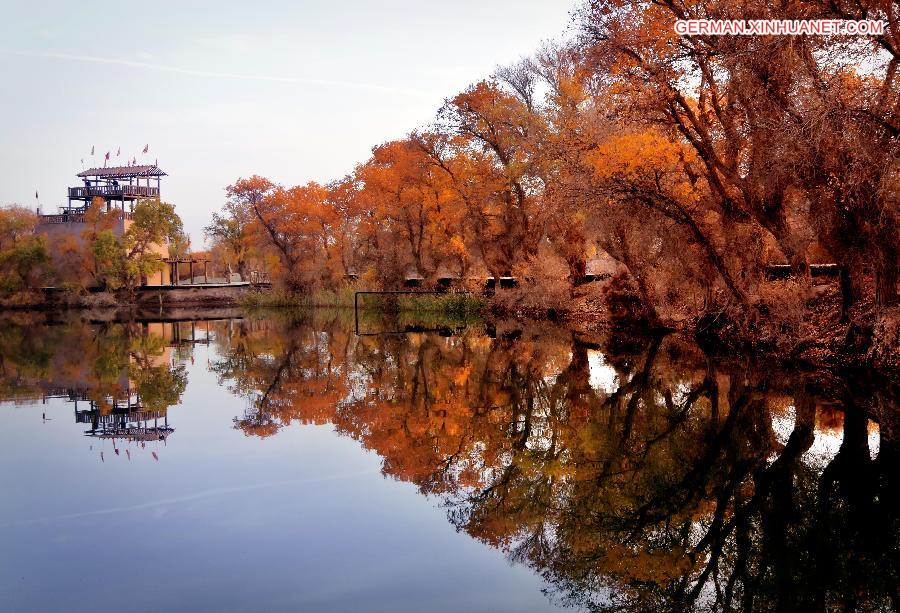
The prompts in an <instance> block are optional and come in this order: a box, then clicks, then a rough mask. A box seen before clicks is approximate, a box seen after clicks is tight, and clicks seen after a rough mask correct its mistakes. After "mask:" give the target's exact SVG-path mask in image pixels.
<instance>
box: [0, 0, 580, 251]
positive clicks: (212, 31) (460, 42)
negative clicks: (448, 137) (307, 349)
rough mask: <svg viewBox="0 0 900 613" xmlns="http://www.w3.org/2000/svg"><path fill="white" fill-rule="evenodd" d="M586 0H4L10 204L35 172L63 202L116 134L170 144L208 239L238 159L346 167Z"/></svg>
mask: <svg viewBox="0 0 900 613" xmlns="http://www.w3.org/2000/svg"><path fill="white" fill-rule="evenodd" d="M574 5H575V2H574V0H480V1H478V0H456V1H451V2H429V1H427V0H420V1H418V2H413V1H409V2H404V1H398V0H390V1H389V0H382V1H352V2H345V1H338V0H331V1H320V0H316V1H293V2H291V1H284V2H267V1H260V2H246V1H244V2H236V1H218V2H187V1H184V2H165V1H158V0H154V1H153V2H145V3H139V2H125V3H113V2H92V1H80V2H71V1H65V2H50V1H31V2H3V3H2V6H3V10H2V13H3V14H2V20H0V41H2V42H0V76H2V83H3V87H2V91H3V95H2V96H0V139H2V141H0V142H2V147H0V204H9V203H14V202H15V203H19V204H23V205H28V206H33V205H35V198H34V193H35V190H38V191H39V194H40V203H41V205H42V206H43V209H44V210H45V211H48V210H50V209H55V208H56V207H57V206H58V205H60V204H63V203H65V193H66V191H65V190H66V187H68V186H70V185H75V184H76V182H75V176H74V175H75V174H76V173H77V172H80V171H81V170H82V165H81V160H82V159H84V166H85V167H90V166H91V165H100V166H102V165H103V158H102V156H103V154H104V153H105V152H106V151H112V156H113V157H112V161H111V165H116V163H117V162H119V163H121V164H125V162H126V159H129V158H131V157H133V156H137V158H138V161H139V162H140V161H145V162H150V163H152V162H153V161H154V160H158V162H159V165H160V167H161V168H162V169H163V170H165V171H166V172H167V173H169V175H170V176H169V177H167V178H166V179H165V182H164V184H163V192H162V195H163V199H165V200H167V201H170V202H173V203H174V204H176V205H177V208H178V211H179V213H180V215H181V217H182V219H183V220H184V222H185V226H186V229H187V230H188V231H189V232H190V233H191V236H192V240H193V243H194V245H195V248H199V247H200V246H201V244H202V241H203V237H202V228H203V226H204V225H205V224H206V222H207V220H208V218H209V214H210V213H211V212H212V211H213V210H215V209H217V208H219V206H220V205H221V204H222V201H223V199H224V191H223V188H224V187H225V186H226V185H228V184H229V183H232V182H233V181H234V180H235V179H237V178H238V177H242V176H249V175H251V174H261V175H264V176H267V177H269V178H271V179H273V180H275V181H278V182H281V183H284V184H288V185H295V184H298V183H305V182H306V181H309V180H316V181H328V180H331V179H334V178H338V177H340V176H342V175H344V174H345V173H347V172H349V171H350V170H352V168H353V166H354V165H355V164H357V163H359V162H361V161H363V160H365V159H366V157H368V154H369V152H370V150H371V148H372V147H373V146H374V145H376V144H378V143H381V142H384V141H386V140H391V139H394V138H399V137H402V136H403V135H404V134H406V133H407V132H409V131H410V130H412V129H414V128H416V127H419V126H422V125H425V124H427V123H429V122H430V121H431V120H432V119H433V117H434V114H435V111H436V110H437V109H438V108H439V107H440V105H441V103H442V101H443V99H444V98H446V97H448V96H452V95H453V94H455V93H456V92H458V91H460V90H461V89H463V88H465V87H466V85H468V84H469V83H472V82H475V81H477V80H478V79H480V78H482V77H484V76H486V75H488V74H490V73H491V72H492V71H493V69H494V68H495V67H496V66H497V65H498V64H507V63H510V62H513V61H515V60H517V59H519V58H520V57H522V56H524V55H528V54H529V53H531V52H533V51H534V50H536V49H537V48H538V46H539V45H540V44H541V42H542V41H544V40H547V39H550V38H558V37H560V36H561V35H563V34H564V33H565V31H566V29H567V28H568V27H570V23H571V21H570V14H571V11H572V9H573V8H574ZM145 144H149V145H150V153H149V155H147V156H143V157H142V156H141V149H142V148H143V146H144V145H145ZM91 146H95V147H96V156H95V157H94V158H93V160H92V159H91V156H90V151H91ZM119 147H121V149H122V155H121V157H119V158H116V157H115V154H116V150H117V149H118V148H119ZM92 162H93V164H92Z"/></svg>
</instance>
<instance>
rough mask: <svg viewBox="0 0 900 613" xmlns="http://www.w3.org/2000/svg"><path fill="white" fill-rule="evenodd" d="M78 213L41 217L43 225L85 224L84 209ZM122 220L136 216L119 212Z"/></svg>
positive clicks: (126, 212)
mask: <svg viewBox="0 0 900 613" xmlns="http://www.w3.org/2000/svg"><path fill="white" fill-rule="evenodd" d="M77 211H78V212H72V213H69V212H68V211H65V212H62V213H57V214H55V215H41V223H85V221H84V212H83V211H84V209H77ZM118 212H119V214H120V215H121V216H122V219H132V218H133V217H134V214H133V213H131V212H130V211H121V210H120V211H118Z"/></svg>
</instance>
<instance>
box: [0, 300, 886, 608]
mask: <svg viewBox="0 0 900 613" xmlns="http://www.w3.org/2000/svg"><path fill="white" fill-rule="evenodd" d="M209 317H212V316H211V315H210V316H209ZM354 323H355V322H354V321H353V319H352V312H350V313H349V314H348V313H347V312H346V311H309V312H301V313H295V314H283V313H282V314H278V313H275V314H263V315H260V314H243V315H241V316H237V317H230V318H227V319H222V318H219V319H216V318H214V317H212V318H203V317H199V316H198V317H196V318H195V319H193V320H188V321H153V318H150V319H147V320H138V321H134V322H129V323H110V322H105V323H102V322H94V323H91V322H88V321H82V320H78V319H68V320H62V321H53V322H48V321H47V317H46V316H44V315H39V314H19V315H15V316H8V317H6V318H4V319H2V320H0V415H2V420H3V422H2V423H3V428H2V429H0V485H2V491H3V496H2V498H0V610H3V611H63V610H65V611H87V610H90V611H123V610H128V611H160V610H177V611H200V610H215V611H250V610H264V611H281V610H303V611H426V610H427V611H460V610H464V611H550V610H582V609H598V610H602V609H607V608H612V609H624V610H634V611H645V610H647V611H651V610H677V609H690V608H694V609H699V610H707V609H716V610H730V609H742V610H768V609H776V608H783V609H797V610H814V609H822V608H827V609H832V608H837V609H844V608H845V607H849V608H857V609H860V610H872V609H881V610H887V609H891V608H897V606H898V602H900V599H898V585H900V580H898V576H897V575H898V568H900V563H898V562H900V548H898V539H900V537H898V534H900V519H898V491H900V487H898V486H900V479H898V445H897V435H898V432H900V430H898V418H897V412H898V411H897V409H898V400H897V399H898V393H897V390H896V388H895V387H892V386H891V385H888V384H887V383H885V382H883V381H875V380H872V377H871V376H870V374H869V373H859V372H856V373H851V372H848V373H840V374H836V373H827V372H797V371H792V370H784V369H780V368H778V367H776V366H773V365H770V364H763V363H756V362H755V361H754V360H752V359H750V358H746V357H740V358H735V357H733V358H731V359H727V360H725V359H719V358H714V357H711V356H708V355H706V354H704V352H703V351H701V350H700V349H699V348H698V347H697V346H696V345H694V344H693V343H692V342H690V341H689V340H687V339H683V338H679V337H676V336H669V337H665V338H649V337H641V336H635V335H626V334H622V333H613V332H602V333H594V334H587V333H578V332H575V331H572V330H569V329H566V328H564V327H559V326H551V325H535V324H528V323H521V322H519V323H517V322H440V321H435V320H433V319H431V318H429V320H427V321H415V320H414V319H410V318H404V319H401V320H397V319H389V318H382V317H375V316H367V317H366V318H365V319H364V321H363V322H361V326H360V329H359V330H358V332H359V334H358V333H357V329H356V328H355V325H354Z"/></svg>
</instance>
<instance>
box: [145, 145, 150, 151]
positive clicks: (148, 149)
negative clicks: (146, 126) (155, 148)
mask: <svg viewBox="0 0 900 613" xmlns="http://www.w3.org/2000/svg"><path fill="white" fill-rule="evenodd" d="M148 151H150V145H149V144H147V145H144V153H147V152H148Z"/></svg>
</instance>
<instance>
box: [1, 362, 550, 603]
mask: <svg viewBox="0 0 900 613" xmlns="http://www.w3.org/2000/svg"><path fill="white" fill-rule="evenodd" d="M215 358H216V349H215V346H213V347H207V346H205V345H197V346H196V347H194V349H193V363H192V362H191V360H189V359H188V360H186V361H183V362H182V363H183V364H184V366H185V367H186V369H187V373H188V377H189V384H188V386H187V388H186V390H185V392H184V394H183V396H182V398H181V402H179V403H178V404H177V405H175V406H172V407H170V408H169V412H168V413H169V423H170V424H171V425H173V426H174V428H175V431H174V432H173V433H172V435H171V436H169V437H168V438H167V440H166V441H165V444H162V443H146V447H144V448H141V447H140V445H137V444H135V443H134V442H132V443H127V442H124V441H119V442H117V447H118V448H120V453H119V455H116V454H115V452H114V450H113V444H112V441H109V440H94V439H91V438H89V437H86V436H84V435H83V432H84V431H85V429H86V426H85V424H77V423H75V420H74V415H73V413H74V409H73V403H72V402H66V401H64V400H63V399H51V400H49V401H47V404H40V403H38V404H35V405H30V406H29V405H21V406H15V405H11V404H10V403H4V404H3V405H2V411H3V413H2V415H3V421H4V428H3V429H2V431H0V482H2V484H3V490H4V491H5V492H7V494H6V495H4V496H3V497H2V501H0V551H2V552H3V553H2V556H0V609H3V610H6V611H9V610H15V611H18V610H21V611H35V610H68V611H72V610H129V611H135V610H141V611H159V610H183V611H197V610H285V609H292V610H298V609H300V610H309V611H315V610H328V611H359V610H373V611H422V610H426V609H427V610H472V611H498V610H508V611H527V610H535V611H540V610H550V609H551V608H552V607H551V606H550V604H549V602H548V601H547V599H546V598H545V597H544V596H543V595H542V594H541V592H540V581H539V579H538V578H537V577H536V576H535V574H534V573H533V572H532V571H531V570H529V569H528V568H525V567H521V566H511V565H510V564H509V563H508V562H507V561H506V560H505V559H504V557H503V555H502V553H501V552H498V551H496V550H493V549H491V548H489V547H487V546H485V545H482V544H480V543H477V542H475V541H472V540H471V539H468V538H464V537H461V536H460V535H458V534H456V532H455V530H454V528H453V526H451V525H450V524H448V523H447V521H446V517H445V515H444V512H443V511H442V510H441V509H440V508H439V506H438V505H437V503H436V501H435V500H433V499H427V498H423V497H421V496H420V495H418V494H417V493H416V489H415V487H414V486H413V485H411V484H407V483H402V482H399V481H396V480H394V479H386V478H384V477H382V475H381V472H380V461H379V458H378V456H377V455H376V454H374V453H371V452H366V451H363V450H362V449H360V446H359V445H358V444H357V443H356V442H355V441H353V440H351V439H348V438H344V437H340V436H337V435H336V434H335V433H334V431H333V428H331V427H330V426H305V427H304V426H296V427H292V428H288V429H284V430H282V431H281V432H279V435H278V436H276V437H271V438H267V439H260V438H256V437H248V436H245V435H244V433H243V432H242V431H240V430H236V429H234V427H233V423H232V419H233V418H234V416H235V415H239V414H241V413H243V411H244V409H245V406H246V400H245V399H243V398H240V397H236V396H235V395H233V394H232V393H230V392H229V391H228V389H227V388H226V387H224V386H222V385H220V384H219V383H218V381H217V377H216V375H214V374H213V373H212V372H210V370H209V369H208V368H207V360H215ZM42 413H46V417H47V421H44V420H43V419H42ZM126 449H127V450H129V453H130V458H129V457H128V456H126V454H125V450H126ZM101 452H103V454H104V461H101V459H100V453H101ZM151 452H155V453H157V456H158V458H159V459H158V460H155V459H154V458H153V457H152V456H151Z"/></svg>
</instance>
